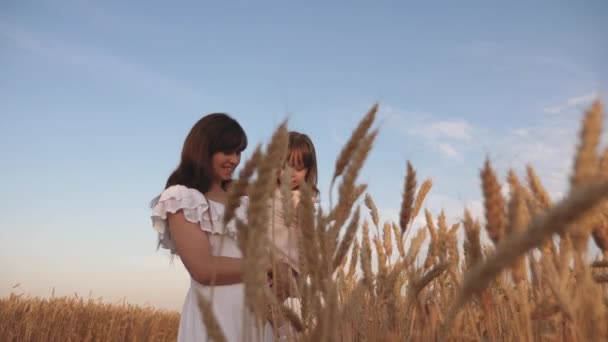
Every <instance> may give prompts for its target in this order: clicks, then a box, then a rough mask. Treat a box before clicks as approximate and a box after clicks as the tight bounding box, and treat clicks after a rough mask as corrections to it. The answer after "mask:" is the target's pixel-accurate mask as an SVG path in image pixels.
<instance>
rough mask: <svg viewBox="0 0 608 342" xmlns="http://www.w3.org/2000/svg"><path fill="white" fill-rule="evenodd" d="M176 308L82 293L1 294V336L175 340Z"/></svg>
mask: <svg viewBox="0 0 608 342" xmlns="http://www.w3.org/2000/svg"><path fill="white" fill-rule="evenodd" d="M178 324H179V314H178V313H177V312H170V311H163V310H158V309H155V308H152V307H140V306H135V305H129V304H126V303H121V304H108V303H104V302H103V301H102V300H101V299H97V300H95V299H84V298H81V297H76V296H74V297H57V298H39V297H23V296H18V295H15V294H13V295H10V296H9V297H6V298H2V299H0V341H7V342H8V341H40V342H42V341H175V338H176V336H177V327H178Z"/></svg>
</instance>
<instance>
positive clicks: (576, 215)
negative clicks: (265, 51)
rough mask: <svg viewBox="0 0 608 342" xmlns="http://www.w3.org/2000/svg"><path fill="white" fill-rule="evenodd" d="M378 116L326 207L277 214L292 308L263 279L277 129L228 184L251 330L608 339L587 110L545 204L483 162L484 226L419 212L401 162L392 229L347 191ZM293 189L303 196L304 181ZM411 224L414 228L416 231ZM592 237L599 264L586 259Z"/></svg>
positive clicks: (34, 319)
mask: <svg viewBox="0 0 608 342" xmlns="http://www.w3.org/2000/svg"><path fill="white" fill-rule="evenodd" d="M376 112H377V106H374V107H373V108H372V109H371V110H370V111H369V112H368V113H367V115H365V117H364V118H363V119H362V121H361V122H360V123H359V125H358V126H357V127H356V129H355V130H354V131H353V133H352V136H351V138H350V139H349V140H348V142H347V143H346V145H345V146H344V148H343V150H342V151H341V153H340V155H339V156H338V157H337V159H336V164H335V170H334V174H333V177H332V182H331V183H332V186H331V187H332V188H333V187H334V186H335V187H336V188H335V189H334V191H333V193H334V194H335V195H334V197H335V198H332V199H330V206H329V208H328V209H327V210H326V211H324V210H318V211H315V210H314V208H313V205H312V203H308V202H309V201H302V202H301V204H300V205H299V206H298V207H297V208H290V205H291V204H290V203H288V198H289V196H285V198H286V199H287V200H286V202H285V203H283V205H284V206H285V212H296V213H297V215H296V216H294V217H296V218H297V220H298V225H299V227H300V231H301V239H300V262H301V271H302V273H301V276H300V277H299V278H298V279H297V281H295V280H293V279H291V278H290V279H288V281H291V284H289V285H290V287H291V290H292V294H293V295H294V296H295V297H298V298H299V301H300V307H299V310H298V311H297V312H296V311H294V310H292V308H291V307H288V306H285V305H283V304H282V303H281V301H280V300H278V299H277V296H276V294H275V293H273V292H272V290H271V289H270V288H268V287H267V286H266V282H267V278H266V274H265V273H264V272H263V271H262V270H264V267H263V266H264V265H265V264H266V263H267V262H268V260H267V258H268V257H269V256H268V254H266V253H265V252H264V251H265V249H264V248H263V246H264V245H265V244H267V243H268V241H267V234H266V229H267V228H268V225H269V224H270V223H269V217H268V214H267V208H266V203H267V202H268V200H269V199H270V196H272V193H273V189H274V188H273V187H274V186H275V184H276V183H275V181H276V180H275V175H276V171H277V169H278V168H279V167H281V163H282V161H283V160H284V159H285V154H286V147H287V127H286V124H283V125H281V126H280V127H279V128H278V129H277V130H276V131H275V133H274V135H273V137H272V139H271V141H270V142H269V144H268V145H267V146H266V148H265V149H261V148H260V149H258V150H256V152H255V153H253V154H252V157H251V158H250V159H249V160H248V161H246V162H245V164H244V166H243V169H242V170H241V172H240V174H239V177H238V178H237V179H236V180H235V182H234V184H233V186H232V188H231V194H230V199H229V204H228V205H227V209H226V215H225V216H226V217H225V220H226V221H228V220H235V218H234V215H232V212H233V211H234V209H235V208H236V206H238V203H239V198H240V197H241V196H244V195H247V196H249V198H250V203H251V205H250V207H249V208H248V222H247V223H245V222H240V221H239V222H237V226H238V227H239V235H238V237H239V245H240V248H241V250H242V251H243V254H244V256H245V259H244V263H245V265H244V268H243V272H244V274H243V279H244V283H245V291H246V296H247V300H246V304H247V306H248V307H249V309H250V310H252V311H253V312H254V313H255V314H256V315H258V317H260V320H261V321H262V320H264V318H265V317H267V314H268V311H267V310H266V309H267V308H268V307H270V308H271V309H272V314H273V317H274V320H275V322H277V323H278V324H276V325H277V326H278V325H280V324H281V322H283V323H284V324H288V325H289V326H291V328H292V329H291V330H290V333H289V336H287V338H286V340H296V341H404V340H407V341H437V340H439V341H444V340H447V341H541V340H542V341H592V340H593V341H605V340H608V324H607V322H608V287H607V285H606V284H608V148H606V149H604V150H603V152H600V151H601V146H600V136H601V133H602V118H603V111H602V107H601V104H600V103H599V102H596V103H594V104H593V105H592V106H591V108H589V110H588V111H587V112H586V113H585V115H584V116H583V119H582V125H581V130H580V137H579V141H578V145H577V150H576V153H575V155H574V156H572V158H573V160H574V163H573V169H572V171H571V175H570V179H569V181H570V182H569V184H570V188H569V190H568V192H567V193H566V194H565V196H564V197H563V198H562V199H559V201H556V200H555V199H552V198H550V197H549V195H548V193H547V191H546V190H545V189H544V188H543V185H542V181H541V180H540V179H539V177H537V175H536V173H535V170H534V168H533V166H529V167H528V168H527V170H526V173H525V175H518V174H516V173H515V172H514V171H510V170H504V171H505V172H504V173H505V177H501V176H498V174H500V173H502V171H501V172H496V171H495V170H494V169H493V167H492V164H491V162H490V161H489V160H487V161H485V163H481V162H480V165H483V166H482V169H481V172H480V184H481V187H482V192H483V197H484V210H485V213H484V214H485V215H484V216H485V217H483V218H477V217H472V215H471V214H470V213H469V211H467V210H466V208H465V209H463V220H462V221H460V222H448V221H447V219H446V216H445V215H444V214H443V213H434V214H433V213H431V212H429V211H427V210H424V209H423V208H424V200H425V197H426V196H427V194H428V193H429V191H432V181H431V180H424V181H422V182H420V183H419V181H420V179H419V175H417V174H416V171H415V168H414V167H413V166H412V165H411V164H410V163H408V164H407V170H406V171H405V175H404V184H403V187H402V189H403V197H402V203H401V211H400V215H399V220H398V221H399V222H385V221H383V220H382V218H381V217H379V214H378V211H377V209H376V206H375V204H374V200H373V198H372V196H371V195H369V194H365V192H366V185H365V184H360V183H358V182H357V178H358V175H359V172H360V170H361V168H362V166H363V164H364V162H365V160H366V158H367V156H368V154H369V153H370V150H371V149H372V146H373V143H374V140H375V138H376V135H377V132H378V131H377V130H376V129H374V121H375V118H376ZM574 143H576V142H573V144H574ZM284 183H285V184H288V182H284ZM502 183H506V184H508V188H509V195H508V196H504V194H503V192H501V189H502ZM301 191H302V196H303V198H306V196H310V197H312V192H311V189H309V188H307V187H306V185H305V184H301ZM364 194H365V195H364ZM419 215H423V216H424V218H425V221H426V224H425V225H424V226H423V227H414V226H413V222H414V219H415V218H416V217H417V216H419ZM482 230H485V231H486V233H487V235H488V237H489V240H488V241H485V239H482V238H481V237H480V233H481V231H482ZM459 235H462V236H464V238H463V242H462V244H459V242H458V241H459V239H458V236H459ZM591 240H593V241H594V243H595V244H596V245H597V247H598V248H599V251H600V253H599V254H598V255H590V252H589V245H590V241H591ZM423 246H428V248H426V249H424V248H423ZM421 250H426V253H425V254H422V253H420V251H421ZM199 300H200V307H201V310H202V311H203V314H204V320H205V324H207V325H208V326H209V327H215V328H210V329H209V331H210V334H211V335H212V336H210V337H211V338H212V340H215V341H222V340H224V337H223V333H222V331H221V330H220V329H217V327H218V326H217V324H216V322H215V319H214V316H213V313H212V312H211V311H210V309H209V308H210V306H209V305H208V303H206V302H205V301H204V299H203V298H199ZM0 322H2V323H0V339H1V340H3V341H5V340H6V341H12V340H15V341H29V340H40V341H42V340H45V341H46V340H49V341H50V340H57V341H67V340H78V341H80V340H104V341H105V340H129V341H131V340H146V341H147V340H168V339H172V338H174V336H175V334H176V328H177V324H178V323H177V322H178V315H177V314H173V313H164V312H158V311H154V310H151V309H141V308H138V307H132V306H111V305H104V304H98V303H96V302H94V301H85V300H83V299H74V298H72V299H50V300H49V299H47V300H43V299H21V298H17V297H15V296H12V297H10V298H8V299H3V300H1V301H0ZM34 336H35V337H34Z"/></svg>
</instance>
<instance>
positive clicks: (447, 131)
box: [408, 119, 473, 140]
mask: <svg viewBox="0 0 608 342" xmlns="http://www.w3.org/2000/svg"><path fill="white" fill-rule="evenodd" d="M408 132H409V133H410V134H412V135H420V136H425V137H429V138H432V139H442V138H447V139H454V140H468V139H470V138H471V133H472V132H473V126H472V125H471V124H469V123H468V122H466V121H465V120H437V121H433V120H432V119H431V120H430V121H428V122H423V123H419V124H413V125H412V126H411V127H410V128H408Z"/></svg>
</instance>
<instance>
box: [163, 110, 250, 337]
mask: <svg viewBox="0 0 608 342" xmlns="http://www.w3.org/2000/svg"><path fill="white" fill-rule="evenodd" d="M246 147H247V136H246V135H245V132H244V131H243V129H242V127H241V126H240V125H239V124H238V122H236V121H235V120H234V119H232V118H230V117H229V116H228V115H226V114H220V113H217V114H210V115H207V116H205V117H203V118H202V119H201V120H199V121H198V122H197V123H196V124H195V125H194V127H192V130H191V131H190V133H189V134H188V136H187V138H186V141H185V143H184V146H183V149H182V153H181V160H180V163H179V165H178V167H177V169H176V170H175V171H174V172H173V173H172V174H171V176H169V179H168V180H167V183H166V186H165V190H164V191H163V192H162V193H161V194H160V196H158V197H157V198H156V199H155V200H154V201H153V207H152V211H153V212H152V223H153V227H154V229H156V230H157V231H158V234H159V241H160V245H161V246H162V247H165V248H168V249H170V250H171V252H172V253H174V254H177V255H178V256H179V258H180V259H181V261H182V262H183V264H184V266H185V267H186V270H187V271H188V273H190V277H191V282H190V289H189V291H188V294H187V295H186V300H185V302H184V306H183V309H182V312H181V317H180V323H179V333H178V341H183V342H185V341H205V340H206V339H207V337H208V336H207V330H206V327H205V325H204V323H203V317H202V315H201V312H200V311H199V306H198V301H197V293H198V294H200V295H202V296H203V297H204V298H206V299H207V300H208V301H209V302H210V303H211V308H212V310H213V313H214V314H215V317H216V319H217V321H218V323H219V325H220V327H221V328H222V330H223V332H224V334H225V336H226V339H227V340H228V341H244V340H247V341H249V340H253V337H254V336H256V335H254V334H255V327H254V325H253V324H254V323H253V322H254V320H253V319H250V318H249V317H250V316H249V315H250V314H249V311H248V310H246V308H245V304H244V303H245V301H244V288H243V287H244V286H243V284H242V272H241V265H242V263H241V256H242V255H241V251H240V250H239V248H238V245H237V242H236V239H235V237H236V233H237V231H236V227H235V226H234V224H230V225H227V226H226V227H224V226H223V223H222V222H223V220H222V216H223V213H224V206H225V203H226V199H227V191H226V187H227V185H228V183H229V182H230V179H231V175H232V173H233V171H234V169H235V168H236V167H237V165H238V164H239V162H240V160H241V152H242V151H243V150H244V149H245V148H246ZM236 214H237V216H238V217H244V215H245V214H244V210H243V208H239V209H238V210H237V212H236Z"/></svg>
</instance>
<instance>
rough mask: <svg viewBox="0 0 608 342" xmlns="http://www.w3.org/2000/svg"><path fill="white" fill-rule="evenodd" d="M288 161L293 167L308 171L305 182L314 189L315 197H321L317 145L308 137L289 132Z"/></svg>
mask: <svg viewBox="0 0 608 342" xmlns="http://www.w3.org/2000/svg"><path fill="white" fill-rule="evenodd" d="M286 161H287V163H289V164H291V166H292V167H295V168H298V167H303V168H306V169H307V170H308V172H307V173H306V178H304V181H305V182H306V184H308V185H309V186H310V187H311V188H312V191H313V192H314V194H315V197H319V194H320V192H319V189H318V188H317V175H318V171H317V153H316V152H315V145H313V143H312V140H310V138H309V137H308V135H306V134H302V133H299V132H295V131H291V132H289V147H288V151H287V160H286Z"/></svg>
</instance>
